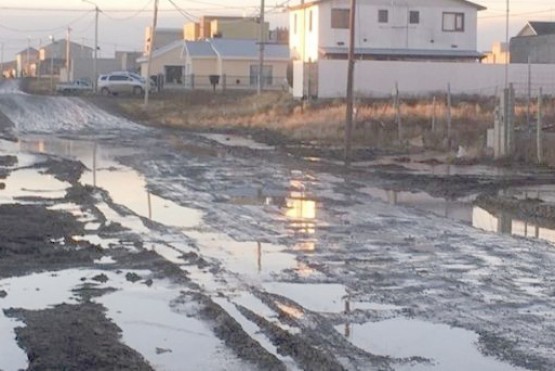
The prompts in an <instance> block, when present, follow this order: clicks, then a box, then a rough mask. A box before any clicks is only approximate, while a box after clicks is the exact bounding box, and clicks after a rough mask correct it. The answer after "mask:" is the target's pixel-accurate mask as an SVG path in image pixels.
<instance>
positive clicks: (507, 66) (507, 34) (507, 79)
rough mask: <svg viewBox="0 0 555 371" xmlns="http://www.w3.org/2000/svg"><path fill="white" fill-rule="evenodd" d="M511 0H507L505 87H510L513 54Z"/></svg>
mask: <svg viewBox="0 0 555 371" xmlns="http://www.w3.org/2000/svg"><path fill="white" fill-rule="evenodd" d="M509 1H510V0H507V15H506V17H505V45H506V47H507V52H506V57H505V89H508V88H509V59H510V56H511V46H510V40H509V15H510V10H509Z"/></svg>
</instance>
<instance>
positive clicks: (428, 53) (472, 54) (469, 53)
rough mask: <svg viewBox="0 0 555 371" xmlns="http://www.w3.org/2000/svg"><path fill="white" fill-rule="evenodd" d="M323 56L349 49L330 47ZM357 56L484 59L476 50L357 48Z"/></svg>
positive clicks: (323, 50)
mask: <svg viewBox="0 0 555 371" xmlns="http://www.w3.org/2000/svg"><path fill="white" fill-rule="evenodd" d="M320 51H321V52H322V53H323V54H326V55H330V54H332V55H333V54H335V55H343V54H347V52H348V50H347V48H345V47H343V48H341V47H330V48H326V47H324V48H320ZM355 54H358V55H367V56H391V57H417V58H425V57H428V58H432V57H436V58H483V57H484V54H482V53H480V52H477V51H474V50H429V49H374V48H356V49H355Z"/></svg>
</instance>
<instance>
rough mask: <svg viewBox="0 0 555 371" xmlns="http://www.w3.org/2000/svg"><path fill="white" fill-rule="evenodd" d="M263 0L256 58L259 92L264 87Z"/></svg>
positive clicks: (262, 2)
mask: <svg viewBox="0 0 555 371" xmlns="http://www.w3.org/2000/svg"><path fill="white" fill-rule="evenodd" d="M264 5H265V4H264V0H260V20H259V21H260V54H259V60H258V89H257V93H258V94H261V93H262V90H263V89H264V46H265V43H266V32H265V31H266V27H264V23H265V21H264Z"/></svg>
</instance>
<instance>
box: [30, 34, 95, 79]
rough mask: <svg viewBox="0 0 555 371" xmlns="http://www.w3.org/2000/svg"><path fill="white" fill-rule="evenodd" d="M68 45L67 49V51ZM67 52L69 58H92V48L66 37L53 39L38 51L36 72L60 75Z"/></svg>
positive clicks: (42, 74) (64, 64)
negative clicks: (68, 39) (68, 40)
mask: <svg viewBox="0 0 555 371" xmlns="http://www.w3.org/2000/svg"><path fill="white" fill-rule="evenodd" d="M68 46H69V51H68ZM68 52H69V57H70V60H74V59H84V60H85V59H89V60H92V58H93V53H94V49H93V48H91V47H88V46H85V45H83V44H78V43H75V42H72V41H70V42H69V43H68V42H67V40H66V39H61V40H53V42H51V43H50V44H48V45H45V46H44V47H42V48H41V49H40V51H39V62H40V63H39V65H38V66H37V71H38V72H37V74H40V75H41V76H45V75H51V74H53V75H56V76H59V75H60V69H62V68H64V67H65V66H66V64H67V62H66V59H67V55H68Z"/></svg>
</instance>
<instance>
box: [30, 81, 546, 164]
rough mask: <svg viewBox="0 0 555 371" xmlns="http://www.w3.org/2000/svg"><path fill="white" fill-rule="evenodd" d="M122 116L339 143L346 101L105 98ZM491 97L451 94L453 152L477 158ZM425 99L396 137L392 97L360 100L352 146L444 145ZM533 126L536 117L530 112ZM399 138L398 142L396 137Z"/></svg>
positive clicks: (268, 95)
mask: <svg viewBox="0 0 555 371" xmlns="http://www.w3.org/2000/svg"><path fill="white" fill-rule="evenodd" d="M26 84H27V87H28V89H29V90H31V91H33V92H39V93H41V92H42V93H49V91H50V80H49V79H46V80H36V79H29V80H27V82H26ZM110 102H111V103H112V102H113V104H115V105H116V106H117V109H118V110H121V111H122V112H123V113H124V114H125V115H126V116H129V117H131V118H133V119H136V120H141V121H143V122H145V123H147V124H150V125H162V126H168V127H176V128H186V129H193V130H216V131H229V130H251V131H257V130H262V131H264V132H265V133H267V132H270V133H273V134H271V135H275V136H276V137H279V138H286V139H288V140H291V141H302V142H311V143H318V144H320V145H322V146H339V145H342V143H343V135H344V123H345V104H344V102H343V101H342V100H339V99H337V100H332V101H329V100H327V101H323V100H322V101H311V102H304V103H303V102H301V101H298V100H295V99H293V98H292V97H291V95H290V94H288V93H285V92H265V93H263V94H262V95H256V94H254V93H252V92H240V91H239V92H238V91H228V92H224V93H222V92H216V93H213V92H211V91H207V90H196V91H164V92H161V93H157V94H153V95H152V98H151V101H150V105H149V109H148V110H147V111H145V110H144V108H143V100H142V99H137V98H133V97H127V98H125V97H121V98H117V99H113V100H112V99H111V100H110ZM495 105H496V99H495V98H484V97H477V96H457V97H454V98H453V100H452V111H451V115H452V143H451V144H452V148H454V149H457V148H458V146H464V147H466V148H468V149H469V150H470V151H471V152H475V153H477V154H480V153H481V152H482V151H483V150H484V148H485V142H486V131H487V129H488V128H491V127H493V121H494V109H495ZM433 111H434V108H433V105H432V98H431V97H424V98H422V97H421V98H410V99H404V100H402V103H401V107H400V112H401V123H402V132H401V137H399V132H398V128H397V124H396V121H395V116H396V115H395V110H394V107H393V104H392V99H360V100H358V101H357V102H356V114H355V125H354V128H353V138H354V144H355V146H360V147H375V148H386V149H388V148H400V147H401V146H402V147H404V148H407V145H408V144H411V145H416V144H420V145H424V147H425V148H428V149H436V150H437V149H439V150H442V149H443V150H444V149H446V148H447V140H446V135H447V105H446V98H445V96H441V95H438V97H437V103H436V108H435V112H436V115H435V116H436V120H435V122H436V124H435V128H434V130H432V117H433ZM526 113H527V109H526V102H525V101H518V102H517V107H516V118H517V126H518V125H523V124H526ZM530 114H531V118H532V122H535V117H536V114H537V110H536V106H535V102H533V104H532V107H531V112H530ZM554 123H555V99H553V98H552V97H550V98H549V99H546V101H545V104H544V125H549V124H554ZM400 139H401V140H400Z"/></svg>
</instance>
